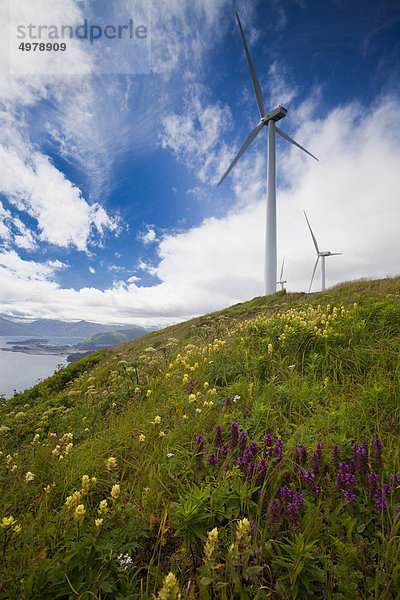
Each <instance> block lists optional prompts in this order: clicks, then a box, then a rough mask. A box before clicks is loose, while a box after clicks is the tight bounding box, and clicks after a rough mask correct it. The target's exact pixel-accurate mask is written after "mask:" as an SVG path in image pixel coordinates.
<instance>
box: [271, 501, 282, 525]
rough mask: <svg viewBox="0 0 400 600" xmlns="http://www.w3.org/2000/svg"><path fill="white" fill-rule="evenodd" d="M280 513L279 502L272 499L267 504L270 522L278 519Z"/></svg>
mask: <svg viewBox="0 0 400 600" xmlns="http://www.w3.org/2000/svg"><path fill="white" fill-rule="evenodd" d="M280 513H281V511H280V509H279V504H278V503H277V502H276V501H275V500H273V501H272V502H271V504H270V505H269V518H270V521H271V523H272V524H273V523H276V521H277V520H278V519H279V516H280Z"/></svg>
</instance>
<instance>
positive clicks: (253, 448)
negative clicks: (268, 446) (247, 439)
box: [250, 442, 258, 454]
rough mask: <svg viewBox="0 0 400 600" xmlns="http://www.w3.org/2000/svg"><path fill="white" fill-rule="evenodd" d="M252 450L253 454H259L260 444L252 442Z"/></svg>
mask: <svg viewBox="0 0 400 600" xmlns="http://www.w3.org/2000/svg"><path fill="white" fill-rule="evenodd" d="M250 450H251V451H252V452H253V454H257V452H258V444H256V442H251V444H250Z"/></svg>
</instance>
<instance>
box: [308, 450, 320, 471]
mask: <svg viewBox="0 0 400 600" xmlns="http://www.w3.org/2000/svg"><path fill="white" fill-rule="evenodd" d="M319 461H320V454H318V452H311V454H310V464H311V468H312V470H313V471H314V473H315V475H318V473H319Z"/></svg>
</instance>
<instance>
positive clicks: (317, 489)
mask: <svg viewBox="0 0 400 600" xmlns="http://www.w3.org/2000/svg"><path fill="white" fill-rule="evenodd" d="M314 492H315V493H316V494H317V496H320V495H321V494H322V487H321V486H320V485H319V483H316V484H315V486H314Z"/></svg>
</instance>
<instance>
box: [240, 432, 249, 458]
mask: <svg viewBox="0 0 400 600" xmlns="http://www.w3.org/2000/svg"><path fill="white" fill-rule="evenodd" d="M246 444H247V435H246V434H245V432H244V431H241V432H240V433H239V454H243V452H244V451H245V448H246Z"/></svg>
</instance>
